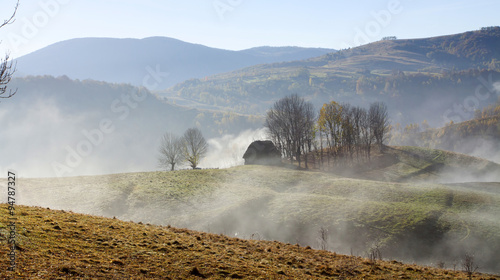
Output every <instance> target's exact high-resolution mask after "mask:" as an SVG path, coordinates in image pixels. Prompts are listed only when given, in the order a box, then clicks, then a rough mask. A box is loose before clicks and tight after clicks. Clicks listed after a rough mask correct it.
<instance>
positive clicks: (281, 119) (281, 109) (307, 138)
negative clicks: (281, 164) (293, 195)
mask: <svg viewBox="0 0 500 280" xmlns="http://www.w3.org/2000/svg"><path fill="white" fill-rule="evenodd" d="M314 123H315V112H314V107H313V105H312V103H310V102H306V101H305V100H304V99H303V98H301V97H299V96H298V95H297V94H293V95H290V96H287V97H284V98H282V99H280V100H278V101H276V102H275V103H274V105H273V107H272V108H271V109H270V110H269V111H268V112H267V116H266V124H265V126H266V127H267V128H268V129H269V134H270V137H271V139H272V141H273V142H274V143H275V145H276V146H277V147H278V149H280V150H281V153H282V154H283V155H285V157H288V158H289V159H290V160H291V161H292V162H293V160H294V159H295V160H297V161H298V164H299V166H300V164H301V155H302V154H307V152H309V151H310V150H311V149H312V141H313V140H314V139H313V137H314ZM306 162H307V159H306ZM306 167H307V163H306Z"/></svg>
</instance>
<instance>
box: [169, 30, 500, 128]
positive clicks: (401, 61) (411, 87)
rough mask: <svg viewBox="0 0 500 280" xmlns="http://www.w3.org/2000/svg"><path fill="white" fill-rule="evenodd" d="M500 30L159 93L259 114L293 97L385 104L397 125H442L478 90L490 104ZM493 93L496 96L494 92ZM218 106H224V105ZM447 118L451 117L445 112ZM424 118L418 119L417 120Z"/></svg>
mask: <svg viewBox="0 0 500 280" xmlns="http://www.w3.org/2000/svg"><path fill="white" fill-rule="evenodd" d="M498 45H500V27H495V28H491V29H486V30H480V31H474V32H466V33H463V34H457V35H450V36H441V37H435V38H427V39H415V40H389V41H379V42H375V43H371V44H368V45H364V46H360V47H356V48H352V49H347V50H341V51H338V52H336V53H329V54H326V55H323V56H320V57H316V58H311V59H307V60H302V61H293V62H283V63H273V64H263V65H256V66H251V67H248V68H244V69H240V70H237V71H232V72H228V73H222V74H217V75H214V76H211V77H208V78H207V79H204V80H196V79H193V80H188V81H185V82H183V83H180V84H178V85H176V86H174V87H172V88H170V89H168V90H165V91H162V92H161V93H160V94H161V95H162V96H165V97H167V98H169V99H170V100H172V101H175V102H177V103H181V102H182V104H189V102H191V104H192V105H194V106H196V104H195V103H194V102H199V103H202V104H209V105H218V106H220V107H224V108H225V109H229V110H234V111H237V112H247V113H249V112H252V113H264V112H265V111H266V110H267V109H268V108H269V107H270V105H271V104H272V103H273V102H274V101H276V100H277V99H279V98H281V97H283V96H286V95H289V94H292V93H298V94H300V95H302V96H304V97H306V99H308V100H310V101H312V102H313V104H314V105H315V106H316V107H317V108H320V107H321V106H322V104H323V103H326V102H329V101H331V100H332V99H334V100H335V101H340V102H350V103H353V104H361V105H366V104H367V103H369V102H373V101H374V100H377V101H384V102H386V103H388V105H390V106H389V109H390V110H391V115H392V117H393V118H394V119H396V118H397V121H400V122H402V123H409V122H414V121H416V118H418V117H419V116H421V115H422V112H425V114H428V116H429V117H428V118H427V120H428V121H429V122H430V124H431V125H436V126H437V125H443V124H444V122H446V120H445V118H446V115H445V112H447V111H448V110H449V109H450V107H451V110H453V105H454V104H455V103H457V104H463V103H464V99H466V98H467V97H468V96H470V95H471V94H473V93H475V90H476V89H477V87H478V86H484V87H486V89H487V90H489V91H490V93H491V94H490V95H489V96H490V98H482V99H481V100H479V101H478V102H480V104H479V106H484V105H487V104H490V103H491V102H494V101H495V98H493V97H491V96H493V94H494V93H495V89H494V83H496V82H498V81H499V80H500V73H499V71H500V52H499V51H498ZM499 88H500V87H498V88H497V89H496V92H498V91H499ZM223 101H224V102H223ZM448 115H456V114H455V113H453V114H448ZM421 121H423V119H421V120H418V122H421Z"/></svg>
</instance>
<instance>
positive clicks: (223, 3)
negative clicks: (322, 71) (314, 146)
mask: <svg viewBox="0 0 500 280" xmlns="http://www.w3.org/2000/svg"><path fill="white" fill-rule="evenodd" d="M15 2H16V0H2V2H1V3H2V4H1V9H0V16H2V17H1V18H2V19H5V18H7V17H8V14H9V12H10V11H11V10H12V8H13V6H14V4H15ZM20 2H21V3H20V8H19V11H18V14H17V17H16V22H15V23H13V24H11V25H9V26H6V27H4V28H2V29H0V39H1V40H2V44H1V45H0V53H3V52H6V51H10V53H11V55H12V56H13V57H17V56H20V55H23V54H26V53H29V52H32V51H34V50H37V49H39V48H42V47H44V46H47V45H50V44H52V43H55V42H58V41H62V40H66V39H71V38H81V37H116V38H145V37H150V36H167V37H173V38H176V39H180V40H183V41H187V42H192V43H199V44H203V45H207V46H211V47H217V48H224V49H231V50H240V49H246V48H251V47H255V46H263V45H270V46H285V45H286V46H288V45H293V46H304V47H324V48H334V49H340V48H346V47H349V46H355V45H359V44H364V43H368V42H369V41H377V40H380V39H381V38H382V37H384V36H397V37H398V38H421V37H430V36H436V35H446V34H453V33H460V32H464V31H470V30H476V29H479V28H480V27H483V26H493V25H499V23H500V19H499V18H498V11H500V1H498V0H474V1H456V0H441V1H435V0H418V1H417V0H358V1H347V0H346V1H334V0H328V1H327V0H309V1H304V0H300V1H299V0H287V1H281V0H278V1H269V0H266V1H265V0H183V1H173V0H172V1H171V0H163V1H161V0H154V1H153V0H142V1H139V0H99V1H98V0H36V1H34V0H21V1H20Z"/></svg>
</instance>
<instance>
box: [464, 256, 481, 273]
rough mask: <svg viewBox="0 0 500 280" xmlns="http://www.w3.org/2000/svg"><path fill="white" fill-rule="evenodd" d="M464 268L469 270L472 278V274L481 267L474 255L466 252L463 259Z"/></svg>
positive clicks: (466, 270)
mask: <svg viewBox="0 0 500 280" xmlns="http://www.w3.org/2000/svg"><path fill="white" fill-rule="evenodd" d="M462 268H463V269H464V271H465V272H467V275H468V276H469V279H472V274H473V273H474V272H476V271H477V270H478V269H479V266H477V265H476V263H475V261H474V255H472V254H470V253H465V255H464V258H463V259H462Z"/></svg>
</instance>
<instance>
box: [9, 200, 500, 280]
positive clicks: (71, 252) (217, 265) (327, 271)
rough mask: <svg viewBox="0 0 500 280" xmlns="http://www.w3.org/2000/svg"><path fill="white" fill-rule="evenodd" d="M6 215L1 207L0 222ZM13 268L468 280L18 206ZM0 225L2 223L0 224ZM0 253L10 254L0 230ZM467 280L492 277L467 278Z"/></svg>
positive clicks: (110, 275)
mask: <svg viewBox="0 0 500 280" xmlns="http://www.w3.org/2000/svg"><path fill="white" fill-rule="evenodd" d="M6 215H8V213H7V211H6V205H3V204H2V205H1V210H0V216H1V217H2V218H3V217H5V216H6ZM16 215H18V222H17V229H18V235H17V240H16V242H17V251H16V253H17V254H16V257H17V259H16V265H17V267H16V270H15V271H14V272H10V271H8V270H7V269H8V267H9V266H8V265H9V264H8V263H7V262H6V261H2V262H0V277H2V278H3V279H7V278H8V279H68V278H70V279H245V278H247V279H331V278H332V277H335V278H340V279H343V278H349V279H367V277H369V278H370V279H389V278H404V279H424V278H425V279H467V278H468V276H467V274H466V273H464V272H460V271H452V270H444V269H437V268H431V267H422V266H417V265H406V264H402V263H400V262H397V261H391V262H389V261H380V260H377V259H374V260H371V259H363V258H359V257H352V256H351V257H348V256H342V255H338V254H336V253H331V252H326V251H318V250H312V249H311V248H310V247H306V248H304V247H299V246H296V245H292V244H285V243H282V242H270V241H258V240H241V239H237V238H231V237H227V236H223V235H216V234H208V233H202V232H195V231H190V230H186V229H177V228H173V227H169V226H168V227H163V226H154V225H149V224H142V223H139V224H136V223H131V222H124V221H120V220H118V219H109V218H102V217H95V216H87V215H81V214H75V213H71V212H67V211H54V210H49V209H43V208H39V207H24V206H20V207H18V208H17V211H16ZM2 220H3V219H2ZM0 234H1V235H0V236H1V237H2V238H1V239H0V243H1V244H2V246H1V247H0V252H1V255H2V256H7V254H8V253H9V251H8V248H7V246H4V245H5V243H6V236H7V232H6V227H5V225H4V224H1V225H0ZM472 279H491V280H494V279H499V278H498V277H496V276H493V275H485V274H479V273H474V274H473V278H472Z"/></svg>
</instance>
